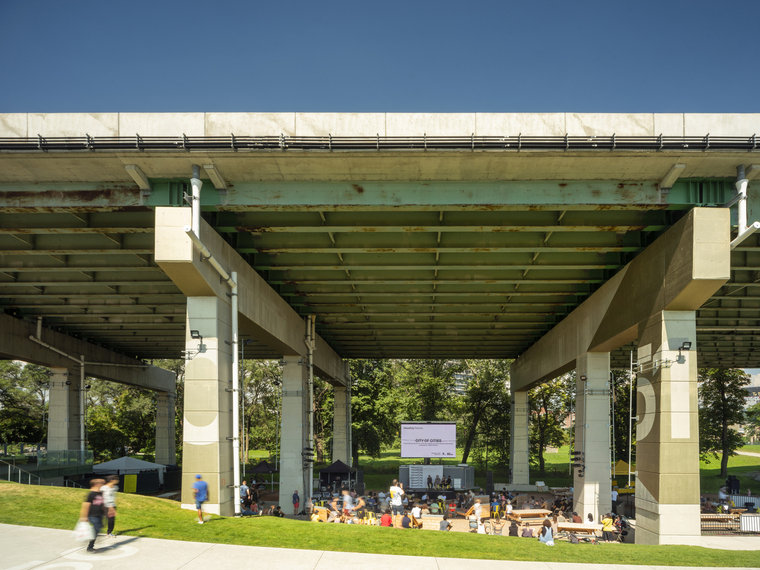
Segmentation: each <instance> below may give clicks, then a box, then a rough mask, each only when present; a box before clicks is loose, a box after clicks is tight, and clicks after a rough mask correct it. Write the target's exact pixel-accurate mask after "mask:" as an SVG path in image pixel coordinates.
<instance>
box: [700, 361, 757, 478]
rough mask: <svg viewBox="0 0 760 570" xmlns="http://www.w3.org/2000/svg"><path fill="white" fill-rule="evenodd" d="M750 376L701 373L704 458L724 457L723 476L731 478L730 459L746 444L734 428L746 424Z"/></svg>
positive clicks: (722, 371)
mask: <svg viewBox="0 0 760 570" xmlns="http://www.w3.org/2000/svg"><path fill="white" fill-rule="evenodd" d="M749 383H750V377H749V376H748V375H747V374H746V373H745V372H744V371H743V370H741V369H739V368H725V369H724V368H703V369H700V370H699V402H700V403H699V451H700V454H701V455H702V457H703V458H705V459H706V458H708V457H710V456H712V457H713V458H715V459H717V458H718V453H720V454H721V461H720V476H721V477H727V476H728V458H729V457H730V456H732V455H735V454H736V453H735V451H736V450H737V449H738V448H739V447H741V446H742V444H743V443H744V441H743V438H742V437H741V436H740V435H739V432H738V431H737V430H736V429H735V428H733V427H731V426H734V425H739V424H741V423H742V422H743V421H744V403H745V401H746V398H747V391H746V390H745V389H744V387H745V386H747V385H748V384H749Z"/></svg>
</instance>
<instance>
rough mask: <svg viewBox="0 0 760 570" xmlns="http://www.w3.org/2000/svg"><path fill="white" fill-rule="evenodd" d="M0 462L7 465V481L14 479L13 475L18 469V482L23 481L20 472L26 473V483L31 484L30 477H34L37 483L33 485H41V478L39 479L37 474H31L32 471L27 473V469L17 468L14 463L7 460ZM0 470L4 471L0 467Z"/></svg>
mask: <svg viewBox="0 0 760 570" xmlns="http://www.w3.org/2000/svg"><path fill="white" fill-rule="evenodd" d="M0 463H2V464H4V465H7V466H8V479H7V480H8V481H14V480H15V478H14V477H15V471H18V482H19V483H24V481H22V473H26V475H27V476H28V480H27V481H26V483H27V484H28V485H31V484H32V477H34V478H35V479H37V483H35V485H41V484H42V483H41V482H42V479H40V478H39V477H38V476H37V475H33V474H32V473H29V471H24V470H23V469H19V468H18V467H16V466H15V465H11V464H10V463H8V462H7V461H2V460H0ZM14 469H15V471H12V470H14ZM0 471H5V469H0ZM3 474H4V473H3ZM12 476H13V477H12Z"/></svg>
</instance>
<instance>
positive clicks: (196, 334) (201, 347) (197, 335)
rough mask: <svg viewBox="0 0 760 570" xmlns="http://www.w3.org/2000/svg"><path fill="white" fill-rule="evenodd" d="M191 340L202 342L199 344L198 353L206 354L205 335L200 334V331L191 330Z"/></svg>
mask: <svg viewBox="0 0 760 570" xmlns="http://www.w3.org/2000/svg"><path fill="white" fill-rule="evenodd" d="M190 338H192V339H194V340H199V341H200V343H198V352H206V345H205V344H203V335H202V334H201V333H200V331H197V330H191V331H190Z"/></svg>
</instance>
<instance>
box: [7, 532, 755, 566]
mask: <svg viewBox="0 0 760 570" xmlns="http://www.w3.org/2000/svg"><path fill="white" fill-rule="evenodd" d="M293 538H294V543H295V542H297V539H298V538H297V537H296V536H294V537H293ZM704 539H705V543H704V546H708V547H711V548H726V549H731V550H736V549H742V550H760V537H704ZM96 548H98V549H99V552H98V553H87V552H85V545H84V544H82V543H76V542H74V541H73V539H72V538H71V532H70V531H66V530H55V529H47V528H35V527H25V526H15V525H4V524H0V553H1V555H0V569H1V570H52V569H54V568H55V569H64V568H65V569H68V570H92V569H96V570H97V569H104V570H106V569H107V570H126V569H133V568H140V569H150V570H156V569H158V570H179V569H182V570H211V569H222V568H234V569H237V568H245V567H248V566H253V565H255V566H256V567H257V568H265V569H267V570H344V569H345V570H356V568H362V570H375V569H377V570H387V569H388V568H403V567H414V568H415V570H461V568H462V564H463V562H465V561H463V560H461V559H455V558H436V557H417V556H393V555H386V554H359V553H352V552H327V551H319V550H297V549H285V548H266V547H260V546H234V545H228V544H209V543H202V542H182V541H176V540H158V539H155V538H139V537H132V536H117V537H116V538H113V539H106V538H105V537H104V536H102V535H101V536H99V537H98V541H97V544H96ZM466 563H476V564H477V566H478V567H479V568H482V569H484V570H608V568H609V565H593V564H570V563H559V562H516V561H511V560H503V561H501V560H477V561H471V562H466ZM614 568H615V570H618V569H619V570H626V569H628V568H630V569H635V570H654V569H656V570H666V569H667V570H674V569H676V568H678V567H673V566H667V567H666V566H622V565H621V566H617V565H616V566H615V567H614Z"/></svg>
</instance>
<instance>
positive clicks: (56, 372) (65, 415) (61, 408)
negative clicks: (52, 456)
mask: <svg viewBox="0 0 760 570" xmlns="http://www.w3.org/2000/svg"><path fill="white" fill-rule="evenodd" d="M50 372H51V375H50V396H49V398H50V401H49V408H48V439H47V449H48V451H66V450H73V451H75V450H78V449H79V397H80V394H81V392H80V391H79V384H80V382H79V368H51V369H50ZM66 382H70V384H68V385H67V384H66Z"/></svg>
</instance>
